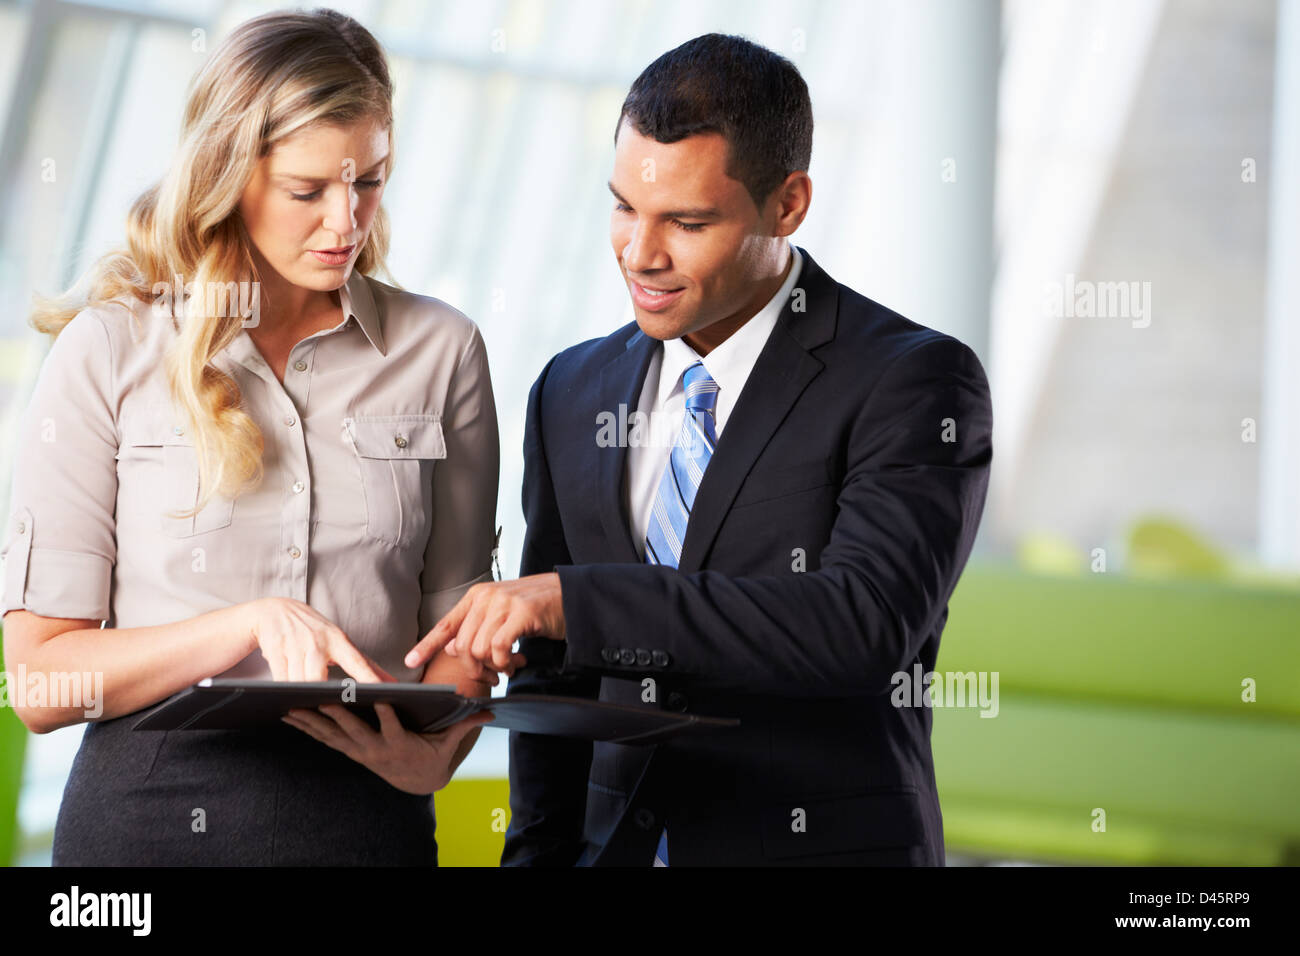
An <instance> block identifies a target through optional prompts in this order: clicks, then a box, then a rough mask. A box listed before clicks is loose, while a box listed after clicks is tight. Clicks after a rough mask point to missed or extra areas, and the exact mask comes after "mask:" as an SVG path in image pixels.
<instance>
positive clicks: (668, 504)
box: [645, 362, 718, 568]
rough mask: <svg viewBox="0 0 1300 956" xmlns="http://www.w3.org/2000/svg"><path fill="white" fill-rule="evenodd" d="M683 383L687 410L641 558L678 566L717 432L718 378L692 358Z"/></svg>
mask: <svg viewBox="0 0 1300 956" xmlns="http://www.w3.org/2000/svg"><path fill="white" fill-rule="evenodd" d="M682 380H683V383H684V384H685V387H686V415H685V416H684V417H683V418H682V430H681V432H680V434H679V435H678V436H677V442H676V443H675V444H674V445H673V450H672V454H670V455H669V456H668V466H667V467H666V468H664V473H663V477H661V478H660V479H659V490H658V491H657V492H655V503H654V510H653V511H651V513H650V524H649V527H648V528H647V529H646V535H645V559H646V562H647V563H649V564H662V565H666V566H667V567H670V568H675V567H677V564H678V562H679V561H681V558H682V542H683V541H685V540H686V524H687V522H688V521H690V518H691V507H692V506H693V505H694V504H695V493H696V492H697V491H699V488H700V482H701V481H703V480H704V469H705V468H707V467H709V459H710V458H712V457H713V446H714V445H715V444H716V443H717V436H716V435H715V433H714V426H713V406H714V405H715V404H717V400H718V383H717V382H715V381H714V380H713V379H711V378H710V377H709V373H708V372H707V371H706V370H705V368H704V366H703V365H702V364H701V363H699V362H696V363H695V364H694V365H692V366H691V367H690V368H688V369H687V370H686V372H685V373H684V374H683V375H682Z"/></svg>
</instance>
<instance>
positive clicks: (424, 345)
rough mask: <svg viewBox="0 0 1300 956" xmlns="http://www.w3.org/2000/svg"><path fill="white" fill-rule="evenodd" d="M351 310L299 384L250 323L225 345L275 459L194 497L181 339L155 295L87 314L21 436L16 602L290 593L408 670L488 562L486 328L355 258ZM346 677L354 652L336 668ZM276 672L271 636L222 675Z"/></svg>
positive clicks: (200, 603)
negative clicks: (170, 355) (359, 265)
mask: <svg viewBox="0 0 1300 956" xmlns="http://www.w3.org/2000/svg"><path fill="white" fill-rule="evenodd" d="M339 294H340V299H341V301H342V305H343V315H344V319H343V321H342V322H341V323H340V324H339V325H337V326H335V327H334V328H333V329H330V330H329V331H324V332H317V333H316V334H314V335H312V336H310V337H308V338H306V339H304V340H303V341H301V342H299V343H298V344H297V345H295V346H294V348H293V351H292V352H291V353H290V355H289V362H288V367H287V370H286V371H285V375H284V384H283V385H281V384H280V382H279V381H278V380H277V379H276V377H275V375H274V374H273V373H272V371H271V368H270V366H268V365H267V364H266V362H265V361H264V360H263V359H262V357H261V354H260V353H259V352H258V350H257V348H256V347H255V346H254V344H253V342H252V340H251V339H250V338H249V336H248V333H247V331H246V330H241V331H240V334H239V337H238V338H237V339H235V341H234V342H233V343H232V344H231V345H230V346H229V347H227V348H226V349H225V350H224V351H223V352H221V353H220V354H219V355H218V356H217V357H216V358H215V359H214V360H213V362H214V364H216V365H217V366H218V367H220V368H221V369H222V370H223V371H226V372H228V373H229V374H231V375H232V376H233V377H234V378H235V380H236V381H237V382H238V384H239V388H240V390H241V393H242V396H243V403H244V408H245V409H246V410H247V411H248V413H249V414H250V415H251V416H252V418H253V420H254V421H255V422H256V423H257V424H258V426H259V427H260V428H261V430H262V434H263V437H264V439H265V450H264V452H263V463H264V467H265V478H264V479H263V481H262V484H261V485H260V486H259V487H258V488H257V489H255V490H254V491H251V492H245V493H244V494H242V495H240V496H239V497H238V498H237V499H235V500H231V499H227V498H213V499H212V500H211V501H210V502H209V503H208V505H207V506H206V507H205V508H204V509H203V510H202V511H200V512H199V513H198V514H197V515H196V516H194V517H189V518H179V517H175V516H174V515H172V514H171V512H174V511H181V510H186V509H189V508H192V507H193V506H194V504H196V503H197V499H198V469H197V464H196V459H195V454H194V446H193V442H192V439H191V436H190V435H189V434H188V433H187V429H186V428H185V427H184V426H183V423H182V421H181V420H180V416H179V415H178V414H177V413H176V412H175V411H174V410H173V407H172V405H171V401H170V398H169V397H168V394H167V387H166V381H165V377H164V373H163V370H162V359H163V354H164V350H165V349H166V348H167V346H168V344H169V343H170V342H172V341H173V340H174V338H175V337H176V331H175V329H174V328H173V326H172V322H171V321H170V319H168V318H166V317H165V316H164V317H159V316H157V315H155V314H154V313H153V311H152V307H151V306H150V305H148V304H146V303H138V302H137V303H134V304H133V305H131V307H130V308H131V312H132V313H133V314H134V317H133V316H132V315H131V314H129V313H128V311H127V308H126V307H124V306H119V305H116V304H112V305H108V306H104V307H101V308H95V309H87V310H84V311H82V312H81V313H79V314H78V315H77V316H76V318H74V319H73V320H72V321H71V322H70V323H69V324H68V325H67V327H66V328H65V329H64V331H63V332H62V334H61V335H60V336H59V337H58V339H57V340H56V341H55V343H54V345H53V346H52V347H51V349H50V352H49V355H48V356H47V357H46V360H45V364H44V365H43V367H42V369H41V373H40V376H39V378H38V380H37V384H36V388H35V392H34V394H33V396H32V399H31V404H30V406H29V407H28V408H27V410H26V412H25V414H24V416H23V418H22V421H21V425H20V429H19V433H18V448H17V455H16V465H15V474H14V480H13V493H12V499H11V505H10V515H9V528H8V533H7V535H6V543H5V547H4V550H3V551H2V552H0V554H2V555H3V556H4V557H5V567H4V598H3V601H4V603H3V607H2V608H0V614H3V613H4V612H5V611H10V610H13V609H15V608H25V609H27V610H28V611H31V612H32V613H34V614H39V615H43V616H46V617H62V618H92V619H95V620H101V621H106V622H107V624H106V626H107V627H118V628H128V627H143V626H148V625H153V624H164V623H170V622H173V621H178V620H184V619H186V618H191V617H194V616H196V615H199V614H202V613H204V612H207V611H211V610H214V609H217V608H222V607H227V606H229V605H232V604H239V603H242V602H245V601H251V600H254V599H256V598H262V597H272V596H279V597H292V598H296V599H297V600H299V601H303V602H305V603H307V604H309V605H311V607H313V608H314V609H316V610H317V611H318V612H320V613H321V614H323V615H324V616H325V617H327V618H329V619H330V620H331V621H333V622H334V623H335V624H336V625H338V627H340V628H341V629H342V630H343V632H344V633H345V634H347V635H348V637H349V638H350V639H351V641H352V643H353V644H355V645H356V646H357V647H359V648H360V649H361V650H362V651H364V652H365V653H366V654H369V655H370V656H371V657H372V658H374V659H375V660H377V661H378V662H379V664H380V665H381V666H382V667H384V668H385V669H387V670H388V671H389V672H390V673H392V674H393V675H395V676H396V677H397V678H398V679H399V680H418V679H419V672H418V671H416V670H412V669H410V668H407V667H406V666H405V665H404V664H403V663H402V657H403V656H404V655H405V654H406V652H407V651H408V650H409V649H410V648H411V647H412V645H414V644H415V643H416V642H417V641H418V640H419V639H420V638H421V637H422V636H423V635H424V633H425V632H427V631H428V630H429V629H430V628H431V627H432V626H433V625H434V624H435V623H437V621H438V619H439V617H441V616H442V614H444V613H445V612H446V611H448V610H449V609H450V608H451V607H452V606H453V605H454V604H455V603H456V601H458V600H459V599H460V596H461V595H462V594H463V593H464V592H465V590H467V589H468V588H469V586H470V585H471V584H474V583H476V582H478V581H486V580H490V579H491V561H492V559H491V553H492V549H493V546H494V533H493V525H494V523H495V517H496V498H497V477H498V469H499V454H500V452H499V448H498V444H497V420H496V407H495V404H494V401H493V397H492V383H491V380H490V377H489V374H488V362H487V353H486V351H485V349H484V345H483V339H482V336H481V335H480V334H479V331H478V328H477V327H476V326H475V325H474V323H473V322H471V321H470V320H469V319H467V318H466V317H465V316H464V315H462V314H461V313H460V312H458V311H456V310H455V309H453V308H451V307H450V306H448V305H447V304H445V303H443V302H440V301H439V300H437V299H433V298H429V297H426V296H420V295H414V294H412V293H408V292H401V291H399V290H397V289H394V288H392V287H391V286H388V285H385V284H384V283H382V282H379V281H378V280H375V279H372V278H369V277H366V276H362V275H360V274H358V273H356V272H354V273H353V274H352V276H351V277H350V278H349V280H348V282H347V283H346V284H345V285H344V286H343V287H342V288H341V289H340V290H339ZM332 673H335V674H336V675H338V676H342V673H343V672H342V671H341V670H338V669H337V668H334V669H332ZM221 676H226V677H236V676H238V677H256V678H269V677H270V669H269V668H268V667H267V664H266V661H265V660H264V659H263V657H262V655H261V653H260V651H254V652H253V653H252V654H250V655H249V656H248V657H246V658H245V659H244V660H243V661H241V662H240V663H239V664H237V665H235V666H234V667H233V668H231V669H230V670H228V671H226V672H225V673H224V674H223V675H221Z"/></svg>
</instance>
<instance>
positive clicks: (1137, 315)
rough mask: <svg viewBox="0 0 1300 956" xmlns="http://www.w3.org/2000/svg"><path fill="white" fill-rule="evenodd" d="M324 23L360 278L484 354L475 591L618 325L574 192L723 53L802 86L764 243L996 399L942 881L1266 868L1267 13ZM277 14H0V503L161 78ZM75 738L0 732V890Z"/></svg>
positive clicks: (1145, 3) (772, 12) (513, 16)
mask: <svg viewBox="0 0 1300 956" xmlns="http://www.w3.org/2000/svg"><path fill="white" fill-rule="evenodd" d="M333 5H334V6H335V7H336V8H338V9H341V10H344V11H345V12H347V13H349V14H351V15H353V16H355V17H356V18H357V19H359V20H360V21H361V22H362V23H364V24H365V25H366V26H367V27H369V28H370V29H371V30H372V32H374V33H375V34H376V36H377V37H378V38H379V39H380V40H381V42H383V43H384V45H385V46H386V48H387V49H388V51H389V54H390V57H391V63H392V66H393V69H394V76H395V81H396V87H397V119H396V137H397V139H396V144H397V146H396V155H397V164H396V167H395V169H394V172H393V176H392V179H391V181H390V185H389V186H388V189H387V193H386V197H385V202H386V205H387V208H388V210H389V211H390V214H391V215H392V219H393V225H394V238H393V251H392V255H391V257H390V262H389V265H390V269H391V273H392V276H393V277H394V278H395V279H396V280H397V281H398V282H399V283H400V284H401V285H402V286H404V287H405V288H407V289H410V290H412V291H417V292H421V293H425V294H430V295H434V296H437V297H439V298H442V299H444V300H446V301H448V302H450V303H451V304H452V305H454V306H456V307H457V308H459V309H461V310H463V311H464V312H466V313H467V314H468V315H469V316H470V317H471V318H473V319H474V320H475V321H477V322H478V324H479V326H480V327H481V328H482V330H483V333H484V336H485V338H486V340H487V344H488V349H489V355H490V358H491V363H492V373H493V381H494V386H495V389H496V396H497V404H498V410H499V414H500V426H501V439H502V448H503V455H502V475H501V488H500V507H499V516H500V517H499V521H500V523H501V524H502V525H503V526H504V529H505V531H504V535H503V538H502V544H501V565H502V567H503V569H504V572H505V574H506V575H507V576H511V575H513V573H514V570H515V569H516V568H517V566H518V555H519V547H520V542H521V540H522V532H523V527H522V525H523V521H522V515H521V511H520V506H519V488H520V480H521V470H522V466H521V460H520V455H519V453H518V449H519V448H520V446H521V442H522V437H523V412H524V401H525V398H526V395H527V391H528V388H529V386H530V384H531V383H532V381H533V379H534V378H535V377H536V375H537V373H538V372H539V371H540V369H541V366H542V364H543V363H544V362H545V360H546V358H547V357H549V356H550V355H551V354H553V353H554V352H556V351H559V350H560V349H562V348H564V347H566V346H568V345H570V344H573V343H576V342H578V341H581V340H584V339H588V338H592V337H596V336H601V335H604V334H607V333H608V332H609V331H611V330H613V329H615V328H617V327H618V326H620V325H622V324H623V323H625V322H627V321H629V320H630V319H631V310H630V306H629V303H628V301H627V294H626V291H625V289H624V286H623V284H622V282H621V279H620V277H619V274H618V270H617V268H616V266H615V263H614V261H613V258H612V251H611V249H610V247H609V242H608V228H607V227H608V214H609V206H610V198H609V195H608V192H607V190H606V187H605V182H606V180H607V179H608V176H609V171H610V168H611V162H612V137H613V131H614V124H615V121H616V119H617V116H618V110H619V106H620V104H621V102H622V99H623V96H624V95H625V93H626V90H627V87H628V85H629V84H630V83H631V81H632V80H633V78H634V77H635V76H636V75H637V73H639V72H640V70H641V69H642V68H643V67H644V66H645V65H646V64H648V63H649V62H650V61H651V60H652V59H654V58H655V57H656V56H657V55H659V54H660V53H662V52H664V51H666V50H668V49H670V48H671V47H673V46H675V45H677V44H678V43H681V42H682V41H684V40H686V39H689V38H690V37H692V36H696V35H698V34H700V33H706V32H710V31H719V32H727V33H740V34H743V35H745V36H747V37H749V38H750V39H752V40H755V41H756V42H759V43H762V44H764V45H766V46H768V47H770V48H772V49H774V50H776V51H778V52H780V53H782V54H784V55H786V56H787V57H789V58H790V59H792V60H793V61H794V62H795V63H796V64H797V65H798V67H799V69H800V70H801V71H802V73H803V75H804V76H805V78H806V79H807V81H808V84H809V87H810V89H811V93H812V99H813V107H814V111H815V115H816V132H815V136H814V147H813V160H812V168H811V170H810V173H811V176H812V179H813V182H814V185H815V190H814V201H813V205H812V211H811V214H810V215H809V217H808V220H807V221H806V223H805V225H804V226H803V227H802V228H801V229H800V231H799V233H798V234H797V236H796V237H795V239H796V242H797V243H798V244H799V245H801V246H803V247H804V248H806V249H808V250H809V252H811V253H812V254H813V255H814V256H815V257H816V258H817V261H818V262H819V263H820V264H821V265H822V266H824V267H825V268H826V269H827V271H828V272H830V274H831V275H833V276H835V277H836V278H837V279H839V280H840V281H841V282H844V283H846V284H847V285H850V286H852V287H853V288H855V289H857V290H858V291H860V292H862V293H863V294H865V295H867V296H869V297H871V298H873V299H875V300H877V301H879V302H882V303H884V304H885V305H887V306H889V307H891V308H893V309H896V310H897V311H899V312H901V313H903V314H904V315H906V316H908V317H909V318H912V319H914V320H916V321H918V322H921V323H923V324H925V325H930V326H933V327H935V328H939V329H942V330H944V331H947V332H950V333H952V334H954V335H956V336H958V337H959V338H961V339H963V340H964V341H966V342H967V343H969V344H970V345H971V346H972V347H973V348H975V350H976V351H977V353H978V354H979V355H980V357H981V359H982V360H983V362H984V364H985V367H986V368H987V369H988V372H989V375H990V379H991V382H992V389H993V396H994V404H995V422H996V425H995V439H994V445H995V453H994V466H993V484H992V487H991V490H990V496H989V501H988V506H987V509H986V512H985V515H984V519H983V523H982V526H981V529H980V536H979V540H978V543H977V548H976V553H975V555H974V557H973V558H972V561H971V565H970V568H969V570H968V572H967V574H966V576H965V577H964V578H963V581H962V583H961V585H960V586H959V588H958V592H957V594H956V595H955V596H954V598H953V602H952V612H951V615H950V619H949V624H948V630H947V631H946V632H945V635H944V639H943V650H942V652H941V654H940V658H939V669H940V670H953V671H958V672H982V673H992V672H996V673H997V674H998V675H999V676H1000V683H999V685H998V686H999V688H1000V697H1001V699H1000V704H999V707H998V715H997V718H996V719H992V720H985V719H980V712H979V711H978V710H976V709H972V708H965V709H952V708H949V709H941V710H937V711H936V720H935V735H934V747H935V754H936V768H937V772H938V776H939V783H940V792H941V801H942V805H943V810H944V821H945V832H946V837H947V841H948V853H949V857H950V860H949V862H950V863H963V862H970V863H982V862H1053V861H1056V862H1097V863H1125V862H1155V863H1227V864H1232V863H1263V864H1272V863H1287V862H1290V863H1294V862H1296V861H1297V860H1300V811H1297V809H1296V806H1297V804H1296V800H1295V794H1296V793H1298V792H1300V677H1298V676H1297V675H1298V674H1300V648H1298V647H1297V638H1298V637H1300V584H1298V583H1297V582H1300V504H1298V503H1297V500H1298V499H1300V478H1298V477H1297V475H1298V474H1300V385H1297V383H1296V380H1295V377H1294V375H1293V369H1294V368H1296V367H1300V327H1298V326H1297V322H1296V319H1295V315H1296V313H1297V310H1298V309H1300V269H1298V268H1297V266H1300V188H1298V187H1297V184H1296V182H1295V173H1294V170H1296V169H1297V168H1300V9H1298V8H1297V5H1296V4H1295V3H1293V2H1290V0H1280V2H1277V0H1237V2H1231V3H1230V2H1226V0H1225V2H1213V0H1003V2H1000V3H999V2H997V0H869V2H858V0H743V2H742V0H441V2H423V0H355V2H344V0H339V2H337V3H335V4H333ZM280 6H281V5H280V4H275V3H262V2H245V0H234V2H228V0H138V2H132V0H103V2H95V0H86V2H66V0H28V2H13V0H9V2H0V110H2V111H3V112H2V113H0V122H2V123H3V129H4V136H3V142H2V143H0V175H2V181H3V187H2V188H0V482H2V483H3V484H0V501H5V502H7V498H8V495H7V491H8V482H9V479H10V472H11V468H12V437H13V434H14V425H15V423H16V420H17V417H18V415H19V414H20V413H21V412H22V410H23V408H24V407H25V404H26V401H27V396H28V394H29V392H30V388H31V386H32V384H33V382H34V379H35V376H36V374H37V372H38V370H39V368H40V364H41V361H42V359H43V357H44V354H45V350H46V348H47V343H46V341H45V340H44V338H43V337H41V336H38V335H37V334H36V333H35V332H33V331H32V330H31V329H30V328H28V326H27V315H28V312H29V306H30V300H31V296H32V294H33V292H36V291H39V292H43V293H52V292H54V291H57V290H61V289H63V288H66V287H67V286H68V285H70V284H71V283H72V281H73V280H74V279H75V278H76V277H77V276H78V275H80V273H81V272H82V271H83V270H84V269H85V268H86V267H87V266H88V265H89V264H90V263H91V262H92V261H93V259H94V258H95V257H96V256H98V255H99V254H100V253H102V252H103V251H105V250H106V249H108V248H109V247H111V246H113V245H115V244H116V243H118V242H119V241H120V239H121V235H122V226H123V220H124V216H125V213H126V210H127V207H128V206H129V204H130V202H131V201H132V200H133V199H134V198H135V197H136V196H137V195H138V194H139V193H140V192H141V191H143V190H144V189H145V188H146V187H147V186H149V185H150V184H151V183H152V182H154V181H155V180H156V179H157V178H158V176H159V175H160V173H161V172H162V170H163V169H164V168H165V167H166V165H167V163H168V162H169V159H170V154H171V150H172V147H173V144H174V142H175V136H176V130H177V127H178V124H179V118H180V114H181V109H182V104H183V102H184V97H185V92H186V86H187V83H188V81H189V78H190V76H191V75H192V74H193V73H194V71H195V70H196V68H197V67H198V65H199V64H200V63H201V62H202V61H203V59H204V57H205V56H206V55H207V53H208V52H209V51H210V50H212V49H213V48H214V47H215V45H216V43H217V42H218V41H219V39H220V38H221V37H222V35H223V34H224V33H225V32H226V31H227V30H229V28H230V27H231V26H233V25H234V24H235V23H237V22H239V21H240V20H243V19H245V18H247V17H250V16H254V15H256V14H259V13H263V12H266V11H268V10H272V9H277V8H279V7H280ZM1275 171H1276V172H1275ZM1284 171H1286V172H1288V173H1289V175H1284V174H1283V172H1284ZM80 732H81V731H80V728H68V729H65V730H61V731H58V732H56V733H54V734H51V735H47V736H43V737H31V736H29V735H26V734H25V733H24V732H23V730H22V727H21V725H20V724H18V722H17V720H16V719H15V718H14V716H13V715H12V713H9V712H7V711H5V712H0V771H2V772H3V782H0V861H3V860H5V859H13V860H14V861H15V862H22V863H33V864H40V863H44V862H48V859H49V845H50V838H51V832H52V827H53V822H54V819H55V814H56V812H57V808H58V801H59V796H60V793H61V790H62V785H63V780H64V778H65V776H66V774H67V770H68V766H69V764H70V761H71V758H72V755H73V754H74V753H75V750H76V746H77V742H78V740H79V737H80ZM505 770H506V750H505V735H504V734H502V733H494V732H492V731H490V730H489V731H487V732H486V733H485V734H484V735H483V737H482V739H481V741H480V743H479V744H478V747H477V748H476V750H475V751H474V753H473V755H472V756H471V758H470V760H469V761H468V762H467V763H466V764H465V766H464V767H463V768H462V771H461V773H460V774H459V775H458V777H457V780H456V781H455V782H453V784H452V786H451V787H449V788H448V790H446V791H444V792H443V793H441V794H440V795H439V798H438V802H439V820H440V826H439V833H438V835H439V840H440V843H441V844H442V845H443V860H444V863H458V862H460V863H474V862H482V863H489V864H490V863H493V862H494V856H493V854H494V853H497V852H499V846H500V839H501V833H500V832H499V830H498V829H494V828H493V826H492V823H493V821H494V817H493V815H492V810H493V809H495V808H498V807H504V806H507V804H506V803H505V802H504V801H505V799H506V798H505V790H504V787H505V782H504V779H503V778H504V776H505ZM15 808H16V809H15Z"/></svg>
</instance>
